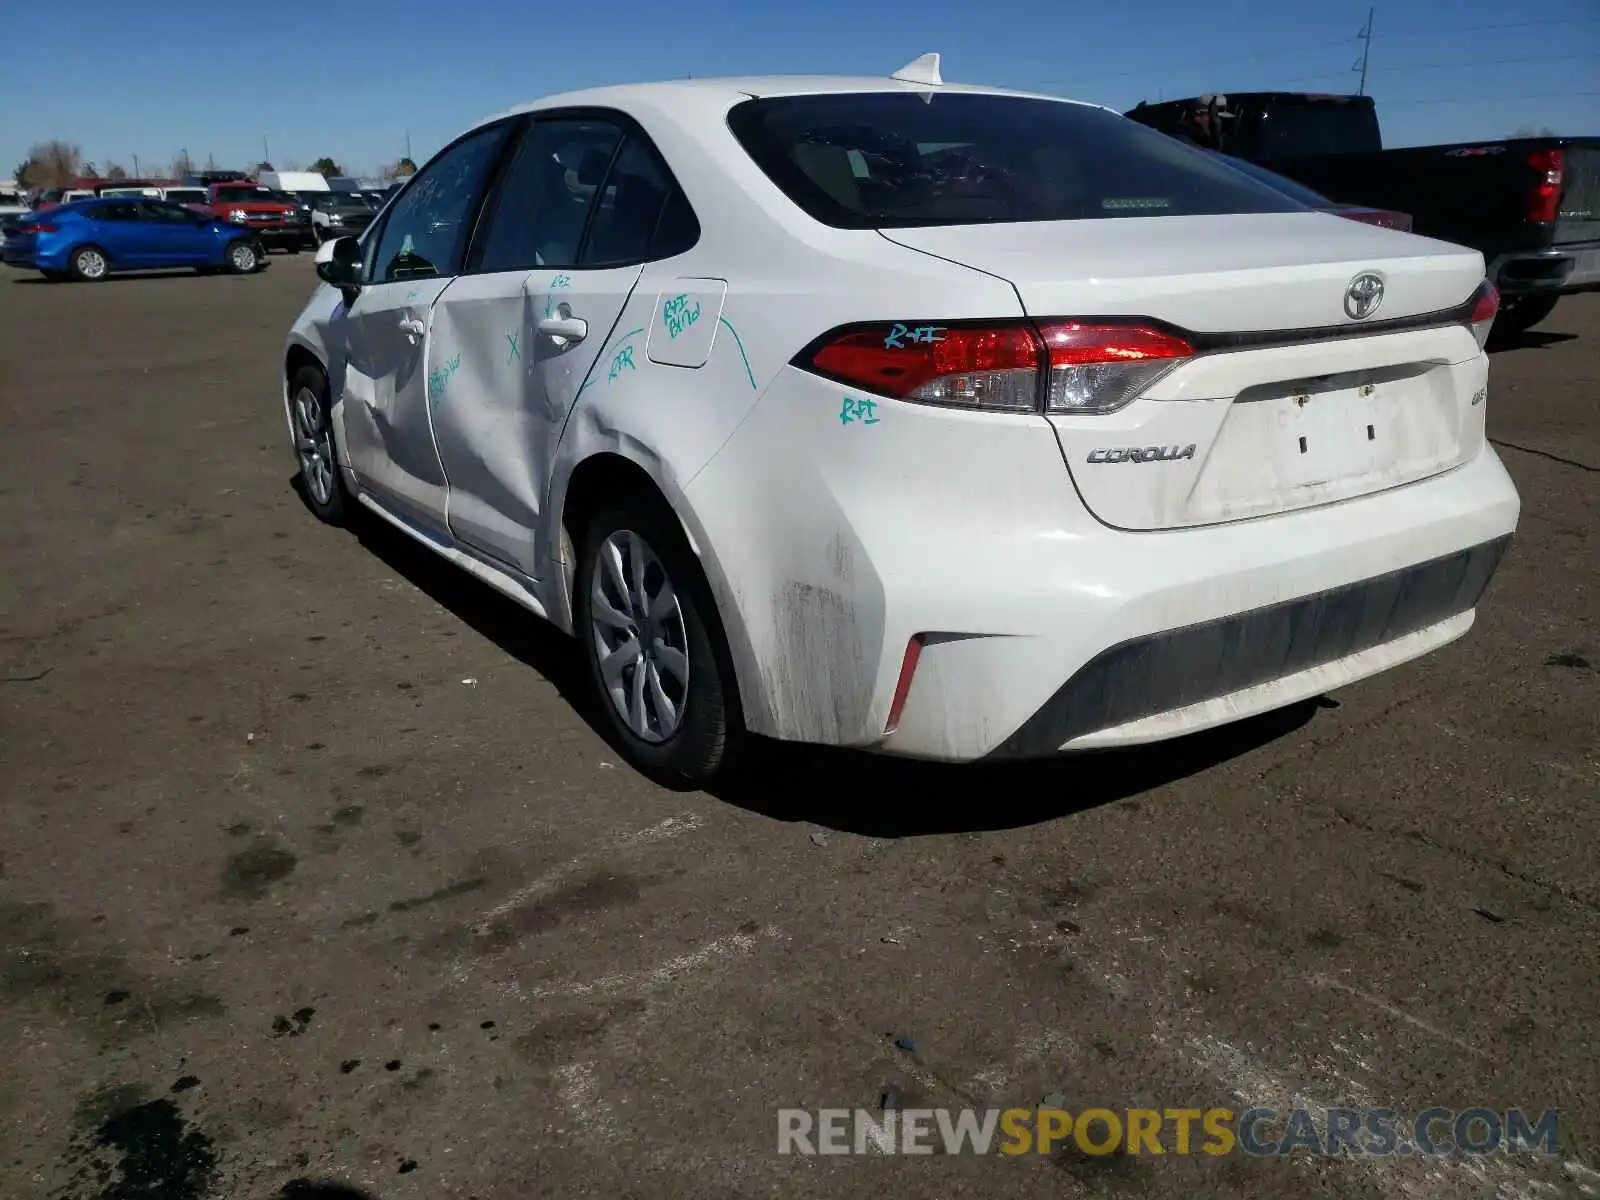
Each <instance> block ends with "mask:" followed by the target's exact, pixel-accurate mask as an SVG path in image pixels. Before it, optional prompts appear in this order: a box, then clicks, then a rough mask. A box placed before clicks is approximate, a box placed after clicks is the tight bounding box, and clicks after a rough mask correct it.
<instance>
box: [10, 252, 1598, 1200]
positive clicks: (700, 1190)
mask: <svg viewBox="0 0 1600 1200" xmlns="http://www.w3.org/2000/svg"><path fill="white" fill-rule="evenodd" d="M313 283H314V278H313V275H312V271H311V264H310V261H309V256H301V257H299V258H283V257H278V256H274V258H273V260H272V266H271V269H270V270H269V271H267V272H266V273H265V274H264V275H260V276H256V277H252V278H247V279H232V278H199V277H195V276H191V275H172V276H167V277H143V278H126V279H114V280H112V281H109V282H106V283H103V284H100V285H94V286H67V285H59V286H57V285H43V284H38V283H35V282H33V281H32V279H30V278H28V277H25V276H20V275H19V274H18V273H17V272H13V271H4V272H0V351H3V352H0V418H3V420H4V424H5V428H6V429H7V430H8V431H9V432H8V433H7V435H6V436H5V437H4V438H3V439H0V675H3V678H4V683H0V856H3V857H0V1062H4V1064H5V1066H4V1069H3V1078H4V1080H5V1084H4V1086H3V1087H0V1153H3V1156H4V1157H3V1159H0V1195H3V1196H5V1197H34V1196H38V1197H46V1196H50V1197H59V1198H61V1200H91V1198H96V1200H98V1198H102V1197H104V1198H117V1200H121V1198H123V1197H132V1196H141V1197H155V1198H159V1200H200V1198H201V1197H207V1198H209V1197H219V1198H220V1197H227V1198H234V1197H239V1198H256V1197H260V1198H263V1200H269V1198H276V1197H280V1196H281V1197H285V1198H293V1197H301V1198H302V1200H303V1198H306V1197H314V1196H325V1197H335V1196H350V1197H354V1196H356V1195H357V1194H358V1193H357V1192H356V1191H340V1190H338V1189H337V1188H335V1187H333V1186H332V1183H333V1182H337V1183H340V1184H343V1185H345V1186H346V1187H348V1188H351V1189H359V1194H361V1195H364V1196H366V1197H369V1198H370V1200H409V1198H423V1197H427V1198H430V1200H431V1198H436V1197H461V1198H466V1197H477V1198H478V1200H500V1198H505V1200H524V1198H527V1197H533V1196H562V1197H566V1196H577V1195H594V1196H603V1197H623V1196H636V1197H653V1196H694V1197H700V1198H708V1200H715V1198H718V1197H735V1196H750V1195H757V1194H760V1195H783V1196H804V1197H826V1198H830V1200H831V1198H836V1197H857V1196H860V1197H874V1198H876V1197H880V1196H883V1195H885V1194H888V1195H903V1196H930V1197H932V1196H940V1197H947V1198H948V1197H973V1198H984V1200H987V1198H990V1197H996V1196H1041V1197H1042V1196H1049V1197H1062V1196H1080V1195H1084V1196H1094V1195H1108V1196H1128V1197H1157V1198H1161V1197H1178V1196H1183V1197H1189V1196H1195V1195H1198V1194H1209V1195H1217V1196H1259V1197H1273V1198H1279V1197H1297V1196H1316V1197H1321V1196H1329V1197H1334V1196H1336V1197H1357V1196H1389V1195H1403V1196H1415V1197H1456V1196H1462V1197H1470V1196H1480V1195H1481V1196H1485V1197H1488V1196H1494V1195H1497V1194H1498V1195H1502V1196H1507V1197H1526V1198H1534V1197H1554V1196H1566V1195H1571V1196H1600V1174H1595V1173H1593V1170H1591V1168H1593V1169H1600V1086H1597V1082H1600V1075H1597V1068H1596V1063H1597V1062H1600V986H1597V984H1600V854H1597V851H1596V846H1597V844H1600V805H1597V804H1596V800H1597V797H1600V728H1597V718H1600V690H1597V687H1596V682H1597V678H1600V675H1597V669H1600V630H1597V614H1600V538H1596V537H1591V536H1590V534H1591V533H1593V532H1594V531H1595V529H1596V527H1597V524H1600V521H1597V518H1600V476H1597V474H1596V472H1597V470H1600V296H1590V297H1580V298H1577V299H1569V300H1567V301H1564V302H1563V303H1562V305H1561V306H1560V308H1558V309H1557V311H1556V313H1555V315H1554V316H1553V317H1551V318H1550V320H1549V321H1547V322H1546V324H1545V326H1544V327H1542V328H1541V329H1540V330H1538V331H1536V332H1535V333H1534V334H1532V335H1530V336H1529V337H1527V338H1525V339H1523V341H1522V342H1521V343H1520V344H1519V345H1517V346H1516V347H1514V348H1509V349H1505V350H1503V351H1502V352H1500V353H1498V354H1497V355H1496V357H1495V360H1494V367H1493V374H1492V376H1491V381H1492V382H1491V399H1490V404H1491V409H1490V418H1489V420H1490V428H1491V431H1492V433H1493V435H1494V437H1495V440H1496V442H1497V444H1498V445H1499V446H1500V452H1501V454H1502V456H1503V457H1504V459H1505V461H1506V463H1507V465H1508V467H1509V468H1510V470H1511V472H1512V474H1513V475H1514V476H1515V477H1516V480H1517V483H1518V485H1519V487H1520V488H1521V490H1522V496H1523V503H1524V510H1523V518H1522V526H1521V530H1520V533H1519V537H1518V540H1517V543H1516V545H1515V547H1514V548H1513V550H1512V552H1511V554H1510V556H1509V558H1508V559H1507V561H1506V564H1505V565H1504V566H1503V567H1502V569H1501V572H1500V574H1499V576H1498V577H1497V580H1496V582H1495V583H1494V584H1493V585H1492V586H1491V588H1490V591H1489V594H1488V596H1487V597H1486V599H1485V602H1484V606H1483V607H1482V608H1481V609H1480V612H1479V621H1478V625H1477V627H1476V628H1475V629H1474V630H1473V631H1472V633H1471V634H1470V635H1469V636H1468V637H1467V638H1466V639H1465V640H1464V641H1462V642H1459V643H1457V644H1456V645H1454V646H1452V647H1450V648H1449V649H1447V650H1446V651H1444V652H1442V653H1440V654H1437V655H1435V656H1433V657H1432V658H1430V659H1427V660H1425V661H1423V662H1421V663H1417V664H1413V665H1410V666H1407V667H1404V668H1401V669H1399V670H1396V671H1394V672H1392V673H1390V674H1388V675H1386V676H1384V677H1381V678H1379V679H1376V680H1372V681H1369V682H1367V683H1364V684H1361V685H1359V686H1356V687H1353V688H1350V689H1348V690H1346V691H1343V692H1340V693H1338V694H1337V695H1336V696H1334V697H1331V698H1324V699H1323V700H1321V701H1320V702H1319V703H1318V704H1317V705H1314V706H1309V707H1306V708H1304V709H1297V710H1295V711H1292V712H1290V713H1288V714H1285V715H1283V716H1279V717H1274V718H1271V719H1267V720H1262V721H1255V722H1251V723H1247V724H1245V725H1242V726H1239V727H1235V728H1232V729H1229V730H1225V731H1222V732H1220V733H1216V734H1211V735H1201V736H1199V737H1196V738H1193V739H1191V740H1189V741H1186V742H1183V743H1180V744H1173V745H1169V746H1166V747H1162V748H1158V749H1152V750H1149V751H1145V752H1141V753H1137V754H1117V755H1108V756H1104V757H1097V758H1093V759H1084V760H1078V761H1060V762H1054V763H1045V764H1030V765H1027V766H1025V767H1016V768H1008V769H1004V770H996V769H988V768H984V769H970V770H968V769H960V770H957V769H948V768H930V767H926V766H921V765H916V764H906V763H897V762H891V761H885V760H877V759H872V758H865V757H859V756H853V755H843V754H825V753H821V752H815V751H806V750H798V749H781V750H778V751H775V752H774V753H773V754H772V755H771V757H770V758H769V759H768V760H767V769H766V770H764V771H763V772H762V773H761V776H760V778H759V779H757V780H756V781H753V782H751V783H749V784H747V785H745V786H743V787H741V788H740V789H738V790H729V791H726V792H724V793H723V794H702V793H695V794H675V793H670V792H665V791H662V790H660V789H657V788H655V787H653V786H652V785H650V784H648V783H646V782H644V781H643V780H642V779H640V778H639V777H638V776H636V775H635V774H634V773H633V772H631V771H630V770H629V769H627V768H626V767H625V766H623V765H621V764H620V763H619V762H618V761H617V760H616V756H615V755H614V753H612V752H611V751H610V750H609V749H608V747H607V746H606V744H605V742H604V741H603V740H602V739H601V738H600V737H599V736H598V735H597V734H596V732H595V731H594V728H593V727H592V726H591V724H590V722H589V720H588V719H587V718H586V712H587V709H586V708H585V706H584V703H583V701H582V700H581V694H580V692H579V689H578V688H577V687H576V686H575V685H574V682H573V681H574V680H575V679H576V678H577V670H576V667H575V662H574V658H573V656H572V654H571V653H570V652H569V650H568V648H567V644H566V643H565V642H564V641H563V640H562V639H561V638H560V637H559V636H557V635H555V634H554V633H553V632H550V631H548V630H547V629H545V628H544V627H542V626H541V625H540V624H539V623H538V622H536V621H535V620H533V619H532V618H531V617H527V616H525V615H524V614H523V613H521V611H520V610H518V609H516V608H514V607H513V606H512V605H510V604H509V603H508V602H505V601H503V600H501V599H500V598H498V597H497V596H496V595H494V594H493V593H491V592H489V591H488V590H487V589H485V588H483V587H481V586H479V585H477V584H475V583H473V582H471V581H469V580H467V579H466V578H465V577H459V576H457V575H455V574H453V573H451V571H450V570H449V568H446V567H443V566H435V565H434V563H433V561H432V560H430V559H429V558H428V557H426V555H425V554H424V553H423V552H422V551H420V550H416V549H413V548H412V547H411V546H410V545H409V544H408V543H406V542H404V541H403V540H401V539H400V538H399V537H398V535H393V534H388V533H385V532H383V531H381V530H373V529H364V530H362V531H361V532H360V533H359V534H356V535H353V534H351V533H347V532H341V531H336V530H331V529H328V528H325V527H323V526H321V525H319V524H318V523H317V522H316V521H315V520H314V519H313V518H312V517H311V516H310V515H309V514H308V513H307V512H306V511H305V509H304V507H303V506H302V504H301V502H300V500H299V499H298V497H297V496H296V494H295V492H294V491H293V490H292V489H291V487H290V480H291V475H292V471H293V460H292V455H291V453H290V451H289V447H288V439H287V434H286V431H285V427H284V419H283V415H282V412H281V408H280V404H279V400H278V394H277V374H276V372H277V367H278V362H279V353H280V344H281V339H282V335H283V333H284V331H285V329H286V328H287V325H288V323H289V321H290V320H291V319H292V317H293V315H294V313H295V312H296V310H297V309H298V307H299V306H300V304H301V303H302V302H303V300H304V298H305V297H306V295H307V294H308V293H309V291H310V289H311V287H312V285H313ZM575 696H579V697H580V698H579V699H576V700H575V699H574V697H575ZM897 1040H903V1041H904V1042H905V1044H906V1045H909V1046H911V1047H912V1048H911V1049H909V1050H907V1049H903V1048H901V1047H900V1046H897V1045H896V1041H897ZM889 1091H893V1092H894V1093H896V1094H897V1095H898V1097H899V1098H900V1103H902V1104H903V1105H906V1106H916V1105H918V1104H926V1105H929V1106H958V1105H962V1104H974V1105H979V1106H988V1105H996V1106H1002V1107H1004V1106H1011V1105H1034V1104H1037V1103H1038V1102H1039V1101H1040V1099H1041V1098H1042V1097H1044V1096H1046V1095H1047V1094H1049V1093H1057V1092H1059V1093H1061V1094H1062V1096H1063V1098H1064V1100H1065V1103H1066V1106H1067V1107H1068V1108H1069V1109H1073V1110H1078V1109H1082V1108H1084V1107H1089V1106H1102V1107H1107V1108H1112V1109H1121V1108H1124V1107H1128V1106H1141V1107H1142V1106H1150V1107H1168V1108H1170V1107H1184V1106H1192V1107H1197V1108H1208V1107H1212V1106H1217V1105H1221V1106H1224V1107H1230V1108H1233V1109H1235V1110H1239V1109H1242V1108H1245V1107H1248V1106H1249V1105H1251V1104H1267V1105H1278V1106H1287V1104H1288V1101H1289V1098H1290V1097H1296V1096H1297V1097H1300V1098H1301V1099H1302V1100H1303V1101H1304V1102H1305V1103H1307V1104H1311V1105H1339V1104H1345V1103H1348V1104H1352V1105H1368V1106H1383V1107H1389V1108H1393V1109H1396V1110H1399V1111H1401V1112H1402V1113H1415V1112H1419V1111H1421V1110H1423V1109H1426V1108H1428V1107H1431V1106H1434V1105H1440V1106H1445V1107H1450V1108H1457V1109H1460V1108H1467V1107H1470V1106H1473V1105H1485V1106H1488V1107H1491V1108H1499V1109H1504V1108H1507V1107H1522V1108H1525V1109H1530V1110H1540V1109H1544V1108H1548V1107H1557V1108H1559V1109H1560V1110H1561V1118H1560V1119H1561V1141H1562V1147H1561V1153H1560V1155H1559V1156H1557V1157H1556V1158H1555V1159H1538V1158H1527V1157H1518V1158H1507V1157H1505V1156H1497V1157H1493V1158H1489V1159H1483V1160H1469V1159H1463V1158H1461V1157H1459V1156H1458V1157H1455V1158H1451V1159H1447V1160H1443V1161H1439V1160H1434V1161H1428V1162H1424V1161H1423V1160H1420V1159H1417V1158H1410V1159H1398V1158H1393V1159H1384V1160H1377V1159H1372V1158H1366V1159H1345V1160H1341V1161H1335V1162H1316V1161H1312V1160H1309V1159H1304V1158H1297V1159H1294V1160H1291V1161H1288V1162H1276V1161H1270V1160H1260V1159H1250V1158H1246V1157H1243V1156H1240V1155H1233V1156H1229V1157H1226V1158H1220V1159H1214V1158H1208V1157H1206V1156H1198V1157H1187V1158H1180V1157H1178V1156H1174V1155H1168V1156H1166V1157H1163V1158H1153V1157H1150V1156H1138V1157H1134V1156H1112V1157H1092V1156H1089V1155H1085V1154H1083V1153H1081V1152H1078V1151H1076V1150H1073V1149H1068V1150H1066V1151H1064V1152H1062V1153H1059V1154H1056V1155H1053V1156H1049V1157H1043V1156H1038V1155H1029V1156H1026V1157H1021V1158H1008V1157H1003V1156H1000V1155H992V1156H988V1157H976V1156H960V1157H949V1156H944V1155H940V1156H935V1157H923V1158H918V1157H903V1156H895V1157H883V1156H866V1157H853V1156H852V1157H828V1158H807V1157H797V1156H780V1155H779V1154H778V1153H777V1152H776V1146H777V1110H778V1109H779V1108H781V1107H856V1106H861V1107H868V1108H876V1107H877V1106H878V1105H879V1104H880V1102H881V1100H882V1097H883V1096H884V1094H885V1093H886V1092H889ZM163 1180H164V1182H161V1181H163ZM330 1181H331V1182H330ZM152 1182H154V1184H155V1186H154V1187H151V1186H150V1185H151V1184H152ZM1208 1189H1209V1190H1208Z"/></svg>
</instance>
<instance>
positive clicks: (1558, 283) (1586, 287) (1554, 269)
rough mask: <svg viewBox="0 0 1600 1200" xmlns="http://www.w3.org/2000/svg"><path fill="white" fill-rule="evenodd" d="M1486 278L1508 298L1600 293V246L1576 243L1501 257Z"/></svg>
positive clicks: (1597, 244)
mask: <svg viewBox="0 0 1600 1200" xmlns="http://www.w3.org/2000/svg"><path fill="white" fill-rule="evenodd" d="M1488 275H1489V278H1490V279H1492V280H1494V284H1495V286H1496V287H1497V288H1499V289H1500V290H1501V291H1502V292H1504V293H1506V294H1507V295H1518V294H1530V293H1541V292H1542V293H1553V294H1555V295H1568V294H1570V293H1573V292H1592V291H1597V290H1600V242H1579V243H1574V244H1572V245H1568V246H1557V247H1554V248H1553V249H1550V250H1540V251H1537V252H1532V253H1513V254H1502V255H1501V256H1499V257H1498V258H1496V259H1494V260H1493V261H1491V262H1490V263H1489V270H1488Z"/></svg>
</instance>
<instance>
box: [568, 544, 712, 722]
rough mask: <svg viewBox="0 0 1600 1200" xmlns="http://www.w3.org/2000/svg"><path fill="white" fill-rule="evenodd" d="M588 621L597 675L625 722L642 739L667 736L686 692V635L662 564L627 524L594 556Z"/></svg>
mask: <svg viewBox="0 0 1600 1200" xmlns="http://www.w3.org/2000/svg"><path fill="white" fill-rule="evenodd" d="M589 625H590V636H591V637H592V638H593V639H594V649H595V658H596V660H597V661H598V663H599V665H600V678H601V681H602V682H603V684H604V686H605V691H606V694H607V695H608V696H610V697H611V703H612V705H614V706H615V708H616V710H617V714H618V715H619V716H620V717H621V718H622V721H623V724H624V725H625V726H626V727H627V728H628V730H629V731H630V732H631V733H632V734H633V735H634V736H635V737H637V738H639V739H640V740H641V741H645V742H652V743H661V742H665V741H667V740H668V739H669V738H671V737H672V735H673V734H675V733H676V732H677V731H678V728H679V726H680V725H681V724H682V723H683V716H684V709H685V706H686V704H687V702H688V698H689V644H688V635H687V633H686V631H685V628H684V621H683V609H682V608H681V606H680V605H679V603H678V597H677V593H676V592H674V591H673V588H672V581H671V580H670V579H668V578H667V572H666V569H665V568H664V567H663V566H662V565H661V560H660V559H659V558H657V557H656V554H655V552H654V551H653V550H651V549H650V546H649V544H648V543H646V542H645V540H644V539H643V538H642V537H640V536H639V535H638V534H637V533H634V532H633V531H632V530H628V529H619V530H617V531H616V532H615V533H613V534H612V535H611V536H610V537H608V538H606V540H605V541H604V542H603V543H601V545H600V550H599V553H598V554H596V555H595V561H594V571H593V578H592V579H591V580H590V582H589Z"/></svg>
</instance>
